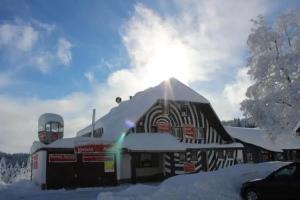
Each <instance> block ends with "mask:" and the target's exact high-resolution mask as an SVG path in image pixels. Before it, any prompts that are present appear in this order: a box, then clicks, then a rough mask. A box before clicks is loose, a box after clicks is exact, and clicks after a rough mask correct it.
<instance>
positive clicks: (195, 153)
mask: <svg viewBox="0 0 300 200" xmlns="http://www.w3.org/2000/svg"><path fill="white" fill-rule="evenodd" d="M191 161H198V157H197V151H191Z"/></svg>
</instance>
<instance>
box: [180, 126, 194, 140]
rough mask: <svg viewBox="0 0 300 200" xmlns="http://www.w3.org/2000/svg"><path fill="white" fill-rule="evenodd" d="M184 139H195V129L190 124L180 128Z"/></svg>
mask: <svg viewBox="0 0 300 200" xmlns="http://www.w3.org/2000/svg"><path fill="white" fill-rule="evenodd" d="M182 130H183V135H184V137H185V138H195V127H194V126H193V125H192V124H185V125H183V127H182Z"/></svg>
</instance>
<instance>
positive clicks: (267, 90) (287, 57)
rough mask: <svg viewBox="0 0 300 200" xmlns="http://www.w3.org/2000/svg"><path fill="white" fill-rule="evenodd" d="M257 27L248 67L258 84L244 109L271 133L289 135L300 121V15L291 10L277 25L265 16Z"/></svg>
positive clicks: (254, 28) (250, 46)
mask: <svg viewBox="0 0 300 200" xmlns="http://www.w3.org/2000/svg"><path fill="white" fill-rule="evenodd" d="M253 24H254V26H253V28H252V32H251V34H250V35H249V37H248V41H247V44H248V46H249V49H250V57H249V59H248V63H247V65H248V67H249V71H248V74H249V75H250V76H251V78H252V79H253V80H254V84H253V85H252V86H250V87H249V88H248V90H247V93H246V96H247V99H246V100H244V101H243V102H242V103H241V106H242V107H241V109H242V110H243V111H244V113H245V115H246V116H249V117H251V118H253V120H254V121H255V123H256V124H257V125H258V126H260V127H261V128H265V129H266V130H267V131H269V132H270V133H272V134H280V133H287V134H289V133H291V130H292V129H293V128H294V126H295V125H296V124H297V122H298V121H299V120H300V13H299V12H296V11H294V10H290V11H288V12H287V13H286V14H284V15H282V16H280V17H278V18H277V20H276V21H275V22H274V24H273V26H269V25H268V24H266V22H265V21H264V18H263V17H262V16H259V17H258V18H257V19H256V20H253Z"/></svg>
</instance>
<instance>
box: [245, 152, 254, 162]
mask: <svg viewBox="0 0 300 200" xmlns="http://www.w3.org/2000/svg"><path fill="white" fill-rule="evenodd" d="M246 158H247V161H248V162H251V161H253V154H252V153H251V152H247V153H246Z"/></svg>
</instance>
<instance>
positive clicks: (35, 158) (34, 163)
mask: <svg viewBox="0 0 300 200" xmlns="http://www.w3.org/2000/svg"><path fill="white" fill-rule="evenodd" d="M38 158H39V157H38V154H35V155H33V156H32V158H31V159H32V160H31V162H32V168H33V169H37V168H38Z"/></svg>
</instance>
